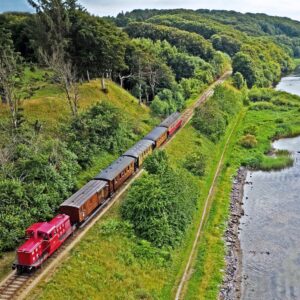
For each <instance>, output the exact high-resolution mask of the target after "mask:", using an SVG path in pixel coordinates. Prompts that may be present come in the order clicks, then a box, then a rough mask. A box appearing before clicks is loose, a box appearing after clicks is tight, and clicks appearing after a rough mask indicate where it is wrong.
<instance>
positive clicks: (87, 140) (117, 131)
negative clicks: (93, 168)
mask: <svg viewBox="0 0 300 300" xmlns="http://www.w3.org/2000/svg"><path fill="white" fill-rule="evenodd" d="M64 132H66V133H67V134H66V136H65V137H64V139H65V140H66V142H67V144H68V148H69V150H71V151H72V152H74V153H75V154H76V156H77V158H78V162H79V164H80V165H81V166H82V167H87V166H88V165H90V163H91V162H92V158H93V157H94V155H95V154H99V153H100V152H101V151H108V152H111V153H120V152H122V151H124V150H125V149H127V148H128V147H129V145H130V143H131V141H132V140H133V139H134V136H133V132H132V130H131V129H130V126H129V124H128V122H127V121H126V120H125V119H124V117H123V116H122V115H121V114H120V111H119V110H118V109H117V108H115V107H114V106H112V105H110V104H108V103H106V102H103V103H102V102H100V103H98V104H96V105H94V106H93V107H91V109H90V110H88V111H87V112H85V113H82V114H81V115H79V117H78V118H76V119H74V120H73V121H72V122H71V123H70V124H69V125H67V127H66V128H65V129H64Z"/></svg>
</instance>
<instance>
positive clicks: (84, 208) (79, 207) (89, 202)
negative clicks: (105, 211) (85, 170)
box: [59, 180, 109, 224]
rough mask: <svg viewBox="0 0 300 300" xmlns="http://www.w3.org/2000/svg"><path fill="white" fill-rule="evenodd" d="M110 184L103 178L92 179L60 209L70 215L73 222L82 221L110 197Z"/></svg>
mask: <svg viewBox="0 0 300 300" xmlns="http://www.w3.org/2000/svg"><path fill="white" fill-rule="evenodd" d="M108 194H109V190H108V184H107V182H106V181H103V180H91V181H89V182H88V183H87V184H86V185H85V186H83V187H82V188H81V189H80V190H79V191H77V192H76V193H75V194H73V195H72V196H71V197H70V198H69V199H67V200H66V201H65V202H63V203H62V204H61V205H60V207H59V211H60V212H61V213H63V214H67V215H69V216H70V219H71V223H72V224H76V223H78V224H79V223H82V222H83V221H84V220H86V219H87V218H88V217H89V216H90V215H91V214H92V213H93V211H94V210H95V209H96V208H97V207H99V206H100V205H101V203H103V202H104V201H105V199H107V198H108Z"/></svg>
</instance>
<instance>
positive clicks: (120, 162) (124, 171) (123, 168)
mask: <svg viewBox="0 0 300 300" xmlns="http://www.w3.org/2000/svg"><path fill="white" fill-rule="evenodd" d="M134 162H135V159H134V158H132V157H128V156H121V157H119V158H118V159H117V160H116V161H115V162H113V163H112V164H111V165H110V166H109V167H108V168H106V169H105V170H103V171H102V172H101V173H99V174H98V175H97V176H96V177H95V178H94V179H95V180H104V181H107V182H108V186H109V192H110V193H111V194H112V193H114V192H115V191H116V190H117V189H118V188H119V187H120V186H121V185H122V184H123V182H124V181H126V179H127V178H128V177H130V176H131V175H132V174H133V173H134V171H135V168H134Z"/></svg>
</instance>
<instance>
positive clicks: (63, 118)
mask: <svg viewBox="0 0 300 300" xmlns="http://www.w3.org/2000/svg"><path fill="white" fill-rule="evenodd" d="M25 75H26V76H25V79H24V82H23V86H24V87H26V88H25V89H23V90H26V91H28V86H30V87H31V88H30V89H29V90H32V92H33V94H31V95H30V98H29V99H26V100H24V101H23V108H24V115H25V117H26V119H27V120H28V122H29V123H30V124H33V123H34V122H35V121H36V120H39V122H41V124H42V126H43V127H42V128H43V129H42V134H44V135H45V138H46V137H47V136H48V135H51V136H54V137H56V136H59V135H60V134H61V133H60V127H61V126H62V124H64V123H66V122H68V121H69V120H70V112H69V108H68V106H67V104H66V100H65V99H64V94H63V93H62V92H61V91H60V89H59V88H58V87H57V86H55V85H53V84H51V83H47V82H46V81H45V77H44V75H45V71H42V70H35V71H34V72H32V71H30V69H29V68H26V70H25ZM107 87H108V93H103V92H102V91H101V90H100V80H93V81H91V82H89V83H84V84H83V85H81V86H80V111H84V110H86V109H87V108H89V107H90V106H92V105H93V104H95V103H96V102H98V101H107V102H110V103H111V104H112V105H114V106H115V107H117V108H119V109H120V110H121V111H122V113H123V114H124V116H125V117H126V118H127V119H128V122H130V124H132V126H133V128H135V129H136V130H137V131H138V133H139V136H142V135H143V134H145V133H147V132H148V131H149V130H150V129H151V128H152V127H153V126H154V125H155V124H156V123H157V122H158V120H157V119H156V118H153V116H151V114H150V110H149V108H148V107H146V106H144V105H142V106H141V105H139V104H138V100H137V99H136V98H134V97H133V96H132V95H131V94H129V93H128V92H126V91H125V90H124V89H121V88H120V87H119V86H118V85H117V84H114V83H113V82H111V81H109V82H108V83H107ZM26 95H27V96H28V94H26ZM26 95H25V92H23V96H26ZM7 116H8V112H7V107H5V106H3V105H2V104H1V103H0V118H2V119H3V118H6V117H7ZM2 134H3V133H2ZM133 142H134V141H133ZM117 156H118V155H117V154H115V155H112V154H109V153H106V152H105V153H104V152H103V153H101V154H100V155H98V156H97V157H95V158H94V161H93V164H92V167H91V168H89V169H87V170H84V171H82V172H81V173H80V174H79V175H78V187H80V186H82V185H83V184H85V183H86V182H87V181H88V180H89V179H91V178H92V177H93V176H94V175H95V174H97V173H98V172H99V170H100V169H102V168H104V167H106V166H107V165H109V163H111V162H112V161H113V160H114V159H115V158H116V157H117ZM13 260H14V252H11V253H7V254H6V255H4V256H3V257H2V258H0V280H1V278H3V277H4V276H5V275H6V274H7V273H8V272H9V270H10V267H11V264H12V261H13Z"/></svg>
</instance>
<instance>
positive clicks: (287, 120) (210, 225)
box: [185, 93, 300, 299]
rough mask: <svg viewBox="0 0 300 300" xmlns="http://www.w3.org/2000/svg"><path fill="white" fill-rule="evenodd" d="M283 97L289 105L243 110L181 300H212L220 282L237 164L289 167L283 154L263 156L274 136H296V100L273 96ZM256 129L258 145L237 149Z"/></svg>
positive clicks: (299, 130) (299, 129) (298, 103)
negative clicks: (184, 293)
mask: <svg viewBox="0 0 300 300" xmlns="http://www.w3.org/2000/svg"><path fill="white" fill-rule="evenodd" d="M280 94H281V97H284V98H285V99H286V100H287V101H288V102H289V103H290V105H292V104H293V105H295V106H294V107H287V106H288V105H287V106H275V107H273V108H272V109H267V110H260V111H256V110H252V109H249V110H246V111H245V113H244V116H243V118H242V119H241V121H240V122H239V125H238V126H237V128H236V130H235V134H234V135H233V139H232V140H231V142H230V144H229V147H228V150H227V154H226V158H225V160H224V163H223V168H222V172H221V174H220V176H219V178H218V184H217V187H216V189H215V193H214V197H213V202H212V207H211V210H210V213H209V217H208V220H207V222H206V224H205V228H204V234H203V236H202V238H201V243H200V246H199V249H198V253H197V258H196V261H195V264H194V272H193V274H192V276H191V278H190V281H189V284H188V287H187V293H186V295H185V299H216V298H217V294H218V291H219V285H220V284H221V282H222V276H223V271H222V270H224V268H225V262H224V255H225V245H224V242H223V239H222V238H223V233H224V230H225V229H226V224H227V220H228V212H229V205H230V193H231V188H232V180H233V177H234V176H235V174H236V172H237V169H238V168H239V167H240V165H241V164H243V163H244V162H246V161H248V162H249V160H254V161H255V158H257V157H260V156H262V160H261V161H260V162H259V163H258V164H257V168H259V169H264V170H277V169H280V168H283V167H286V166H288V165H290V164H291V163H292V160H291V158H290V157H289V155H288V154H287V153H286V152H279V155H278V156H277V158H274V157H270V156H267V155H266V154H267V153H269V151H270V150H271V144H270V142H271V140H273V138H274V137H275V136H277V137H284V136H295V135H298V134H300V116H299V107H300V98H299V97H295V96H290V95H288V94H285V93H277V95H280ZM253 125H255V126H256V127H257V131H256V139H257V141H258V144H257V146H256V147H254V148H252V149H245V148H243V147H242V146H241V145H240V140H241V138H242V137H243V136H244V135H245V132H248V131H249V128H251V127H253Z"/></svg>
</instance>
